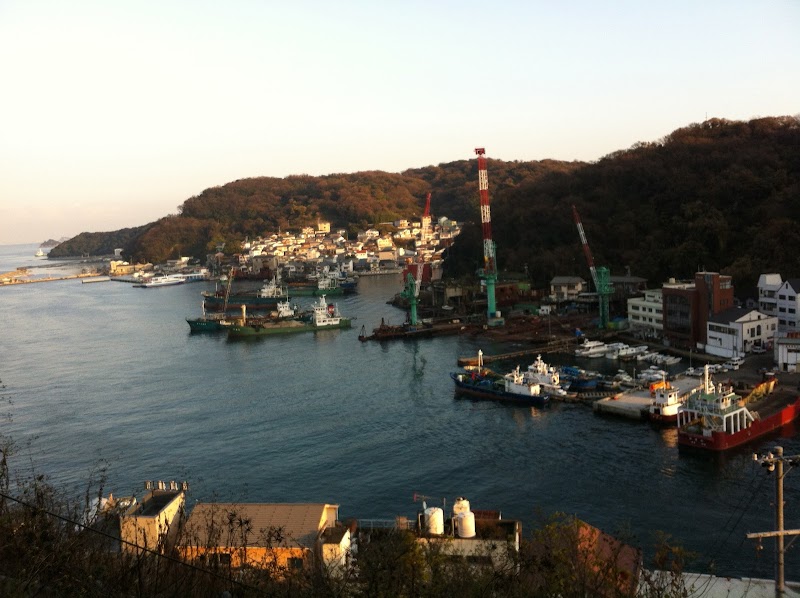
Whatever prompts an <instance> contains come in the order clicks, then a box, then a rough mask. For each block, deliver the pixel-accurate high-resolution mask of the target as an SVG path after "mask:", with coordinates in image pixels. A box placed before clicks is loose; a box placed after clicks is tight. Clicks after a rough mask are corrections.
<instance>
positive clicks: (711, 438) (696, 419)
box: [678, 366, 800, 451]
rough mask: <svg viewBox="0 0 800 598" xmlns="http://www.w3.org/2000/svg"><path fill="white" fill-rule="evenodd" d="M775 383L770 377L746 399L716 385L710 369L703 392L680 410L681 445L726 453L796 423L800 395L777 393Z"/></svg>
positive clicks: (689, 399)
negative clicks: (725, 451) (710, 374)
mask: <svg viewBox="0 0 800 598" xmlns="http://www.w3.org/2000/svg"><path fill="white" fill-rule="evenodd" d="M775 384H776V380H775V378H774V377H773V378H770V379H769V380H766V381H764V382H762V383H761V384H759V385H758V386H756V388H755V389H754V390H753V392H751V393H750V395H748V396H747V397H746V398H742V397H740V396H739V395H737V394H735V393H734V392H733V389H732V388H731V387H730V386H725V385H724V384H721V383H720V384H717V385H714V383H713V382H712V381H711V378H710V376H709V371H708V366H706V367H705V368H704V372H703V385H702V388H701V390H700V392H698V393H696V394H694V395H693V396H690V397H689V398H688V399H687V401H686V403H684V405H683V406H681V407H680V409H679V410H678V446H680V447H687V448H696V449H704V450H710V451H724V450H727V449H731V448H734V447H736V446H740V445H742V444H745V443H747V442H750V441H752V440H756V439H757V438H760V437H761V436H763V435H765V434H767V433H768V432H772V431H774V430H777V429H779V428H781V427H782V426H785V425H786V424H789V423H791V422H793V421H794V420H795V419H797V418H798V417H800V395H798V393H797V392H794V391H789V390H782V391H778V392H773V390H774V387H775Z"/></svg>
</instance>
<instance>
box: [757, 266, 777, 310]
mask: <svg viewBox="0 0 800 598" xmlns="http://www.w3.org/2000/svg"><path fill="white" fill-rule="evenodd" d="M782 284H783V279H782V278H781V275H780V274H762V275H761V276H759V277H758V310H759V311H760V312H761V313H763V314H767V315H769V316H777V315H778V289H779V288H781V285H782Z"/></svg>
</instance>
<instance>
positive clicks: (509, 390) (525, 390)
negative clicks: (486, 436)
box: [450, 367, 550, 407]
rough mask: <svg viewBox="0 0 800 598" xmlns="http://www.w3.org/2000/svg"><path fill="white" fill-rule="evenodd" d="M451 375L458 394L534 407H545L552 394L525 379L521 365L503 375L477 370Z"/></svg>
mask: <svg viewBox="0 0 800 598" xmlns="http://www.w3.org/2000/svg"><path fill="white" fill-rule="evenodd" d="M450 377H451V378H452V379H453V382H454V383H455V385H456V394H461V395H467V396H470V397H475V398H477V399H487V400H491V401H505V402H510V403H520V404H523V405H531V406H533V407H544V406H545V405H547V404H549V402H550V396H549V395H547V394H545V393H543V392H542V388H541V386H540V385H539V384H536V383H532V382H527V381H526V380H525V375H524V374H522V373H521V372H520V370H519V367H517V368H516V369H515V370H514V371H513V372H511V373H509V374H506V375H505V376H503V377H497V376H492V375H490V374H483V373H481V372H476V371H473V372H464V373H451V374H450Z"/></svg>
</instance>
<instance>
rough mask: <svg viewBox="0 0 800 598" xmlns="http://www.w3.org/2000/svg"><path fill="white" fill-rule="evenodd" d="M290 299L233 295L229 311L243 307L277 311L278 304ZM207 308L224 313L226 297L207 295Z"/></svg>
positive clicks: (229, 299)
mask: <svg viewBox="0 0 800 598" xmlns="http://www.w3.org/2000/svg"><path fill="white" fill-rule="evenodd" d="M288 300H289V298H288V297H287V296H283V297H247V296H241V295H239V296H236V295H231V296H230V297H229V298H228V306H227V309H228V310H236V309H241V308H242V306H243V305H244V306H246V307H247V309H275V308H276V307H277V306H278V303H279V302H281V301H288ZM203 302H204V304H205V308H206V309H209V310H214V311H222V308H223V306H225V298H224V297H216V296H212V295H206V296H205V298H204V301H203Z"/></svg>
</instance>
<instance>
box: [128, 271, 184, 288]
mask: <svg viewBox="0 0 800 598" xmlns="http://www.w3.org/2000/svg"><path fill="white" fill-rule="evenodd" d="M185 282H186V279H184V278H183V276H181V275H177V274H156V275H155V276H153V277H151V278H149V279H146V280H144V281H143V282H140V283H139V284H135V285H133V286H135V287H138V288H140V289H152V288H155V287H169V286H173V285H176V284H183V283H185Z"/></svg>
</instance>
